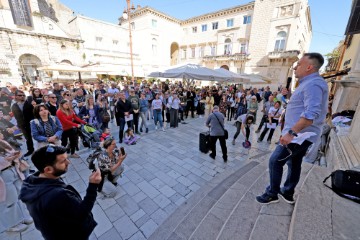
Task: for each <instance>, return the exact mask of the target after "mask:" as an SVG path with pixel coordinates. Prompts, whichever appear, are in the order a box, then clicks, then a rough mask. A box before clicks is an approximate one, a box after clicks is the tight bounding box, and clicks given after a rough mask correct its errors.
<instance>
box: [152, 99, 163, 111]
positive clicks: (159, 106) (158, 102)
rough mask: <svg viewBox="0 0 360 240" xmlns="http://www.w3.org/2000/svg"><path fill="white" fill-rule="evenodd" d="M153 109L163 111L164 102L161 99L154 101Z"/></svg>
mask: <svg viewBox="0 0 360 240" xmlns="http://www.w3.org/2000/svg"><path fill="white" fill-rule="evenodd" d="M151 106H152V108H153V109H162V101H161V99H154V100H153V101H152V103H151Z"/></svg>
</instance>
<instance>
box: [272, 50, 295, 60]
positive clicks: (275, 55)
mask: <svg viewBox="0 0 360 240" xmlns="http://www.w3.org/2000/svg"><path fill="white" fill-rule="evenodd" d="M299 54H300V51H298V50H290V51H274V52H269V58H272V59H274V58H297V57H298V55H299Z"/></svg>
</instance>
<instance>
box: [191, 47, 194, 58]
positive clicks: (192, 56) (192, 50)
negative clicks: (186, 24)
mask: <svg viewBox="0 0 360 240" xmlns="http://www.w3.org/2000/svg"><path fill="white" fill-rule="evenodd" d="M191 58H195V48H194V47H192V48H191Z"/></svg>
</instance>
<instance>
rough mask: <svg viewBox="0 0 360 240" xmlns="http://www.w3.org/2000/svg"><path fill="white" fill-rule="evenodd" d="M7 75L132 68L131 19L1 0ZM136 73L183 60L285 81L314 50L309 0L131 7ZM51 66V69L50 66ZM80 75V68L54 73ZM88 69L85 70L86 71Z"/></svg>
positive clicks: (51, 0) (0, 69)
mask: <svg viewBox="0 0 360 240" xmlns="http://www.w3.org/2000/svg"><path fill="white" fill-rule="evenodd" d="M0 14H1V16H2V17H1V18H0V44H1V51H0V78H1V80H3V81H20V79H21V76H22V75H24V77H25V78H26V79H28V80H34V79H35V77H45V75H43V74H44V73H43V72H39V71H38V70H37V69H38V68H39V67H40V66H46V65H53V64H58V63H61V62H66V63H69V64H72V65H76V66H85V65H94V64H96V66H93V69H94V71H95V72H94V73H92V75H91V76H90V75H89V74H87V75H88V76H89V77H92V78H96V74H95V73H104V74H106V73H108V74H111V75H116V76H130V75H131V66H130V53H129V44H130V43H129V32H128V29H129V24H128V22H127V21H126V20H124V19H122V18H120V23H119V25H116V24H111V23H106V22H103V21H100V20H96V19H91V18H88V17H84V16H74V14H73V12H72V10H71V9H69V8H67V7H66V6H64V5H63V4H61V3H59V1H57V0H31V1H29V0H0ZM130 16H131V24H130V28H131V30H132V33H133V59H134V75H135V77H142V78H143V77H146V76H147V75H148V74H149V73H150V72H152V71H157V70H159V69H163V68H166V67H169V66H171V65H176V64H180V63H197V64H201V65H203V66H207V67H209V68H220V67H223V68H226V69H229V70H231V71H234V72H238V73H243V72H245V73H257V74H261V75H263V76H267V77H270V78H271V79H273V85H274V86H276V85H278V84H284V83H285V82H286V80H287V78H288V77H289V76H292V71H291V66H292V65H293V63H294V62H295V61H296V60H297V59H298V56H299V54H302V53H303V52H305V51H307V50H308V48H309V43H310V40H311V20H310V12H309V7H308V4H307V0H267V1H264V0H256V1H253V2H250V3H248V4H244V5H240V6H235V7H232V8H228V9H223V10H219V11H216V12H212V13H208V14H204V15H201V16H196V17H193V18H190V19H186V20H179V19H176V18H174V17H171V16H169V15H167V14H165V13H162V12H160V11H158V10H155V9H153V8H151V7H140V6H138V7H137V8H136V9H135V10H134V11H133V12H132V13H131V15H130ZM47 73H49V72H47ZM49 74H50V77H53V78H54V79H56V78H65V75H68V76H67V77H68V79H75V78H76V77H77V75H76V74H72V75H71V74H69V73H64V72H52V73H49ZM84 75H86V74H85V73H84Z"/></svg>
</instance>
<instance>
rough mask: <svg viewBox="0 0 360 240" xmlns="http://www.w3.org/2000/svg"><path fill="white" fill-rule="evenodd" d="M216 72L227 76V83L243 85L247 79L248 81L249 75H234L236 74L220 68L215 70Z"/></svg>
mask: <svg viewBox="0 0 360 240" xmlns="http://www.w3.org/2000/svg"><path fill="white" fill-rule="evenodd" d="M215 71H217V72H219V73H221V74H223V75H225V76H226V77H227V79H226V80H227V81H228V82H236V83H242V82H244V80H245V79H247V77H248V74H245V73H242V74H239V73H234V72H231V71H229V70H226V69H225V68H218V69H215Z"/></svg>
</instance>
